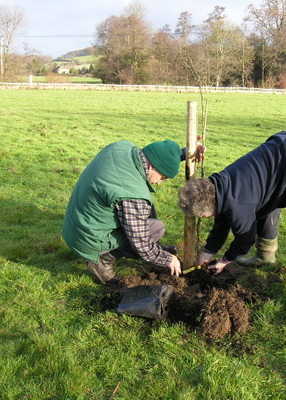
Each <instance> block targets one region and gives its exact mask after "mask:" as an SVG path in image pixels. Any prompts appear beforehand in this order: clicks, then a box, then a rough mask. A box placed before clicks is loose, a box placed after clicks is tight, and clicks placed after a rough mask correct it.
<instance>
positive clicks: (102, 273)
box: [86, 253, 116, 285]
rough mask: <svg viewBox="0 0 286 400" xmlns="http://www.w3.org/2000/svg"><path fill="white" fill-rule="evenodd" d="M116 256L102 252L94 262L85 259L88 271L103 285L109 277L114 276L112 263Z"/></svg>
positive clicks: (113, 263)
mask: <svg viewBox="0 0 286 400" xmlns="http://www.w3.org/2000/svg"><path fill="white" fill-rule="evenodd" d="M115 262H116V258H115V257H113V255H112V254H110V253H104V254H101V255H100V256H99V259H98V263H97V264H96V263H94V262H92V261H90V260H87V261H86V266H87V267H88V269H89V270H90V272H91V273H92V274H93V275H94V276H96V278H97V279H98V280H99V281H100V283H102V285H105V284H106V283H107V282H108V281H110V279H112V278H114V276H115V271H114V268H113V267H114V265H115Z"/></svg>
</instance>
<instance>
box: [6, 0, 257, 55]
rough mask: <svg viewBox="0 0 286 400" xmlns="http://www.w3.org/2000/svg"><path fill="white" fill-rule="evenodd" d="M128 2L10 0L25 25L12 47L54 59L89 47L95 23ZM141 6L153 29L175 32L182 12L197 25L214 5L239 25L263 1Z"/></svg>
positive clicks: (186, 0)
mask: <svg viewBox="0 0 286 400" xmlns="http://www.w3.org/2000/svg"><path fill="white" fill-rule="evenodd" d="M4 1H5V0H4ZM6 1H7V0H6ZM130 3H131V1H130V0H48V1H43V0H14V2H13V0H12V1H11V0H9V5H8V7H14V6H16V7H19V8H20V9H22V10H23V11H24V14H25V22H26V23H25V26H24V27H23V28H21V30H20V31H19V33H18V35H19V36H20V35H21V37H17V38H15V41H14V48H15V50H16V51H17V52H20V53H23V52H24V46H23V44H26V45H27V46H28V48H29V49H33V50H37V51H38V52H39V53H40V54H42V55H49V56H51V57H53V58H57V57H59V56H61V55H64V54H66V53H68V52H70V51H73V50H79V49H84V48H85V47H90V46H92V43H93V40H94V34H95V32H96V27H97V26H98V24H100V23H101V22H103V21H105V20H106V19H107V18H108V17H110V16H112V15H117V16H119V15H121V14H122V13H123V12H124V8H125V7H126V6H128V5H129V4H130ZM140 3H141V4H142V5H144V6H145V9H146V16H145V19H146V21H147V22H149V23H150V24H151V26H152V28H153V29H154V30H157V29H160V28H162V27H163V26H164V25H166V24H168V25H170V27H171V29H172V31H174V30H175V28H176V24H177V22H178V18H179V16H180V14H181V12H183V11H189V12H190V13H191V14H192V23H193V24H195V25H198V24H200V23H202V22H203V21H204V20H206V19H207V17H208V14H210V13H211V12H212V11H213V9H214V7H215V6H217V5H219V6H222V7H225V13H226V15H227V19H228V20H229V21H231V22H233V23H235V24H237V25H240V24H241V23H242V20H243V18H244V17H245V15H246V8H247V6H248V5H249V4H251V3H252V4H254V5H256V6H259V5H261V3H262V0H199V1H192V0H140ZM5 4H7V3H4V4H3V3H2V4H1V5H5ZM0 33H1V32H0Z"/></svg>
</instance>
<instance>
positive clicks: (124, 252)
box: [110, 218, 165, 260]
mask: <svg viewBox="0 0 286 400" xmlns="http://www.w3.org/2000/svg"><path fill="white" fill-rule="evenodd" d="M148 222H149V231H150V239H151V240H152V241H153V242H158V240H159V239H160V238H161V237H162V236H163V235H164V232H165V225H164V224H163V222H162V221H160V220H159V219H155V218H149V219H148ZM110 254H112V255H113V256H114V257H115V258H116V259H118V258H121V257H126V258H133V259H135V260H139V259H140V256H139V254H138V253H137V252H136V251H135V250H134V249H133V247H132V246H131V245H130V246H126V247H123V248H121V249H115V250H112V251H111V252H110Z"/></svg>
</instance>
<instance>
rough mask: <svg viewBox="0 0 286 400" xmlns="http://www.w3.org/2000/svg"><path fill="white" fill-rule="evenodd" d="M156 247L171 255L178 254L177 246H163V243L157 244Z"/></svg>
mask: <svg viewBox="0 0 286 400" xmlns="http://www.w3.org/2000/svg"><path fill="white" fill-rule="evenodd" d="M158 245H159V246H160V247H161V248H162V249H163V250H165V251H167V252H168V253H171V254H174V255H176V254H178V249H177V246H175V245H173V244H163V243H158Z"/></svg>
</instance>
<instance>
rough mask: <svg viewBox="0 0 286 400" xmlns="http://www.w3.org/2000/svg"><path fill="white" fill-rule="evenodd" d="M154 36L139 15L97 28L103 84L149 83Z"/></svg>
mask: <svg viewBox="0 0 286 400" xmlns="http://www.w3.org/2000/svg"><path fill="white" fill-rule="evenodd" d="M150 43H151V33H150V28H149V26H148V24H147V23H145V21H144V20H143V19H142V18H141V17H139V16H138V15H137V14H131V15H127V16H124V15H122V16H120V17H116V16H112V17H110V18H108V19H107V20H105V21H104V22H103V23H101V24H100V25H99V26H98V27H97V33H96V43H95V46H96V48H97V50H98V52H99V54H100V55H101V58H100V59H99V61H98V63H97V65H96V66H95V74H96V75H97V76H98V77H99V78H101V79H102V80H103V82H113V83H127V84H135V83H145V82H146V80H147V79H148V78H147V76H146V66H147V65H148V61H149V56H150Z"/></svg>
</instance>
